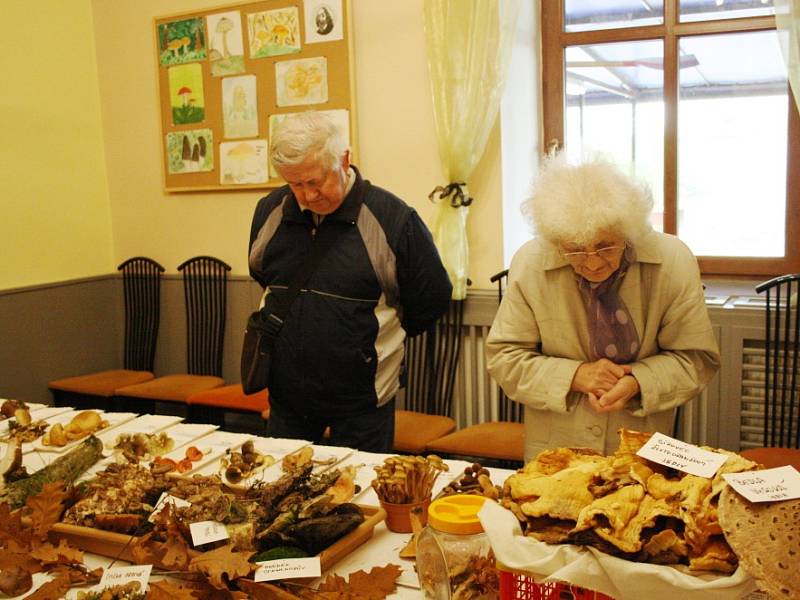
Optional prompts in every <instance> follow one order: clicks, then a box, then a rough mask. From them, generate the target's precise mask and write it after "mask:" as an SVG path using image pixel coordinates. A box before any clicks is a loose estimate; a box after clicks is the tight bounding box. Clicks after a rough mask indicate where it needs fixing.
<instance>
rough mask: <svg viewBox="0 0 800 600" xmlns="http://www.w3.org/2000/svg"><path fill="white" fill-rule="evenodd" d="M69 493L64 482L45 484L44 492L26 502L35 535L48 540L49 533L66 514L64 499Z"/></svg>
mask: <svg viewBox="0 0 800 600" xmlns="http://www.w3.org/2000/svg"><path fill="white" fill-rule="evenodd" d="M66 497H67V493H66V491H65V490H64V482H63V481H57V482H55V483H45V484H44V485H43V486H42V491H41V492H39V493H38V494H36V495H35V496H31V497H30V498H28V500H27V501H26V502H25V504H26V506H27V507H28V508H29V509H30V511H31V524H32V527H33V533H34V535H35V536H36V537H37V538H39V539H41V540H43V539H46V538H47V532H48V531H50V528H51V527H52V526H53V525H54V524H55V523H57V522H58V520H59V519H60V518H61V513H62V512H64V498H66Z"/></svg>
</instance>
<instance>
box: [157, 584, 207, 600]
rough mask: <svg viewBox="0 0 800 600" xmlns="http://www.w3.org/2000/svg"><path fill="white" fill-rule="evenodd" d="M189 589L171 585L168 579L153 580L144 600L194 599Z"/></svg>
mask: <svg viewBox="0 0 800 600" xmlns="http://www.w3.org/2000/svg"><path fill="white" fill-rule="evenodd" d="M196 599H197V597H196V596H195V595H194V594H192V591H191V590H187V589H186V588H184V587H180V586H177V585H173V584H171V583H169V582H168V581H153V582H151V583H150V588H149V589H148V591H147V596H146V598H145V600H196Z"/></svg>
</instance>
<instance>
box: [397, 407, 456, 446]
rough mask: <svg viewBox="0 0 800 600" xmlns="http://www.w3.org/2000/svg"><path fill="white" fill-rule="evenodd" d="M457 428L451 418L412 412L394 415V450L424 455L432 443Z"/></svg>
mask: <svg viewBox="0 0 800 600" xmlns="http://www.w3.org/2000/svg"><path fill="white" fill-rule="evenodd" d="M455 428H456V422H455V421H454V420H453V419H451V418H450V417H442V416H439V415H428V414H425V413H420V412H415V411H411V410H396V411H395V413H394V449H395V450H396V451H397V452H407V453H409V454H422V453H424V452H425V448H426V447H427V445H428V443H430V442H431V441H433V440H435V439H437V438H440V437H442V436H443V435H447V434H448V433H450V432H451V431H453V430H454V429H455Z"/></svg>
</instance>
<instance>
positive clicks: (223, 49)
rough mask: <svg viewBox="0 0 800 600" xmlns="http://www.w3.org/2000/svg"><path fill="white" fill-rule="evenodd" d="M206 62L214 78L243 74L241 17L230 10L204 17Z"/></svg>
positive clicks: (238, 13)
mask: <svg viewBox="0 0 800 600" xmlns="http://www.w3.org/2000/svg"><path fill="white" fill-rule="evenodd" d="M206 24H207V25H208V60H209V61H210V63H211V74H212V75H213V76H214V77H222V76H224V75H236V74H237V73H244V44H243V43H242V15H241V13H240V12H239V11H238V10H232V11H228V12H224V13H217V14H215V15H208V16H207V17H206Z"/></svg>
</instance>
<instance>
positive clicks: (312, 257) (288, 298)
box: [262, 180, 370, 337]
mask: <svg viewBox="0 0 800 600" xmlns="http://www.w3.org/2000/svg"><path fill="white" fill-rule="evenodd" d="M369 185H370V183H369V181H366V180H363V182H362V185H361V189H360V190H359V199H361V200H362V201H363V198H364V196H365V195H366V193H367V189H368V188H369ZM345 229H347V227H346V226H345V225H344V224H340V225H339V226H332V225H331V224H329V225H328V227H321V226H319V227H318V229H317V234H316V236H315V237H314V242H313V244H312V245H311V252H310V253H309V254H308V256H307V257H306V260H305V261H304V262H303V263H302V264H301V265H300V267H299V268H298V269H297V271H295V273H294V275H293V277H292V279H291V280H290V281H289V287H288V289H287V290H286V293H285V294H284V295H283V296H282V297H278V298H277V299H276V302H275V304H276V305H275V308H274V310H273V311H272V312H271V313H269V315H267V322H266V328H267V332H268V334H269V335H270V336H272V337H276V336H277V335H278V332H280V330H281V327H283V320H284V319H285V318H286V315H287V314H289V309H290V308H291V307H292V303H294V301H295V299H296V298H297V296H298V295H299V294H300V290H301V289H302V287H303V286H304V285H305V284H306V283H307V282H308V280H309V279H310V278H311V275H312V274H313V273H314V271H315V270H316V269H317V267H318V266H319V263H320V261H321V260H322V257H323V256H324V255H325V254H327V253H328V251H329V250H330V249H331V247H332V246H333V243H334V242H335V241H336V240H337V239H338V238H339V235H341V234H342V233H343V232H344V230H345ZM262 310H263V309H262Z"/></svg>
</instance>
